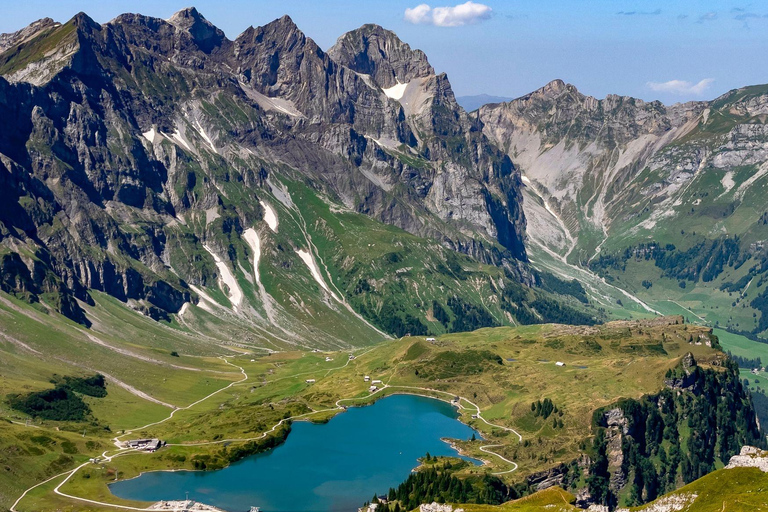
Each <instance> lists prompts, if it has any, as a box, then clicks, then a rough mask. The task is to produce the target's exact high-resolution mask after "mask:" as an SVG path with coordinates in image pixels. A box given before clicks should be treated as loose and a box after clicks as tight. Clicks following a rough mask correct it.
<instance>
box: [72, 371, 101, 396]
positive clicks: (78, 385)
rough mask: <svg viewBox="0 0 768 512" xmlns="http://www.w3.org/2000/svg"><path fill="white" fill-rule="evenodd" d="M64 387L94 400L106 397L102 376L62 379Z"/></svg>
mask: <svg viewBox="0 0 768 512" xmlns="http://www.w3.org/2000/svg"><path fill="white" fill-rule="evenodd" d="M64 385H65V386H66V387H68V388H69V389H71V390H72V391H76V392H78V393H80V394H83V395H88V396H92V397H96V398H104V397H105V396H107V382H106V380H105V379H104V376H103V375H101V374H96V375H93V376H91V377H71V376H66V377H64Z"/></svg>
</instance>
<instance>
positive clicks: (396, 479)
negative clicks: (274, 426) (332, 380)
mask: <svg viewBox="0 0 768 512" xmlns="http://www.w3.org/2000/svg"><path fill="white" fill-rule="evenodd" d="M457 418H458V415H457V413H456V411H455V409H454V408H453V407H452V406H451V405H449V404H447V403H445V402H441V401H439V400H435V399H432V398H425V397H420V396H413V395H394V396H389V397H387V398H383V399H381V400H379V401H377V402H376V403H375V404H373V405H370V406H367V407H354V408H350V409H349V410H348V411H346V412H344V413H342V414H339V415H337V416H336V417H334V418H332V419H331V420H330V421H329V422H328V423H325V424H311V423H308V422H295V423H294V424H293V427H292V431H291V433H290V435H289V436H288V439H287V440H286V442H285V443H284V444H282V445H280V446H278V447H277V448H275V449H273V450H270V451H268V452H265V453H261V454H258V455H253V456H251V457H248V458H246V459H244V460H242V461H240V462H237V463H235V464H232V465H231V466H229V467H227V468H225V469H221V470H218V471H177V472H163V471H155V472H150V473H145V474H143V475H141V476H140V477H138V478H134V479H132V480H126V481H123V482H116V483H114V484H112V485H111V486H110V489H111V491H112V492H113V493H114V494H115V495H116V496H119V497H121V498H126V499H131V500H142V501H160V500H170V499H184V497H185V493H186V492H189V498H190V499H194V500H197V501H200V502H203V503H207V504H209V505H214V506H217V507H220V508H223V509H225V510H227V511H229V512H247V511H248V510H249V509H250V507H251V506H258V507H261V510H262V511H263V512H326V511H327V512H349V511H351V512H354V511H356V510H357V508H358V507H360V506H362V504H363V502H365V501H368V500H370V499H371V497H372V496H373V494H374V493H378V494H382V493H386V492H387V491H388V490H389V488H390V487H396V486H397V485H399V484H400V483H401V482H402V481H403V480H405V479H406V478H407V477H408V474H409V473H410V471H411V469H413V468H414V467H416V466H417V465H418V460H417V459H418V458H419V457H423V456H424V455H425V454H426V453H427V452H429V453H430V454H432V455H450V456H457V455H458V454H457V452H456V450H455V449H453V448H452V447H451V446H450V445H448V444H447V443H446V442H444V441H442V440H441V438H453V439H469V438H471V437H472V434H473V433H474V434H475V435H476V436H477V437H478V438H479V437H480V435H479V433H478V432H476V431H475V430H473V429H472V428H470V427H468V426H467V425H464V424H463V423H461V422H460V421H459V420H458V419H457ZM467 460H471V459H467ZM472 462H474V463H478V461H474V460H473V461H472Z"/></svg>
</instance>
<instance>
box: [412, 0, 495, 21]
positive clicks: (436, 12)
mask: <svg viewBox="0 0 768 512" xmlns="http://www.w3.org/2000/svg"><path fill="white" fill-rule="evenodd" d="M491 11H492V9H491V8H490V7H488V6H487V5H483V4H478V3H475V2H472V1H469V2H466V3H463V4H459V5H456V6H453V7H434V8H432V7H430V6H429V5H427V4H421V5H417V6H416V7H412V8H408V9H406V10H405V16H404V19H405V21H407V22H409V23H414V24H417V25H435V26H437V27H461V26H463V25H473V24H475V23H480V22H481V21H484V20H487V19H488V18H490V17H491Z"/></svg>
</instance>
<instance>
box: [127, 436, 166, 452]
mask: <svg viewBox="0 0 768 512" xmlns="http://www.w3.org/2000/svg"><path fill="white" fill-rule="evenodd" d="M124 445H125V446H126V447H128V448H133V449H134V450H140V451H143V452H156V451H157V450H159V449H160V448H162V447H163V446H165V442H164V441H161V440H160V439H132V440H130V441H126V442H125V443H124Z"/></svg>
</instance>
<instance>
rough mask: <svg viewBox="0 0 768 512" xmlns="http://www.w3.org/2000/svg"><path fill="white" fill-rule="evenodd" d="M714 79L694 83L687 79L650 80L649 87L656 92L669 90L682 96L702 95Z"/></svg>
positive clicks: (668, 91)
mask: <svg viewBox="0 0 768 512" xmlns="http://www.w3.org/2000/svg"><path fill="white" fill-rule="evenodd" d="M714 81H715V80H714V79H712V78H705V79H704V80H701V81H700V82H698V83H695V84H694V83H692V82H688V81H686V80H670V81H669V82H648V87H650V89H651V90H652V91H656V92H667V93H670V94H677V95H680V96H701V95H702V94H704V92H706V90H707V89H709V86H710V85H712V83H713V82H714Z"/></svg>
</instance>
